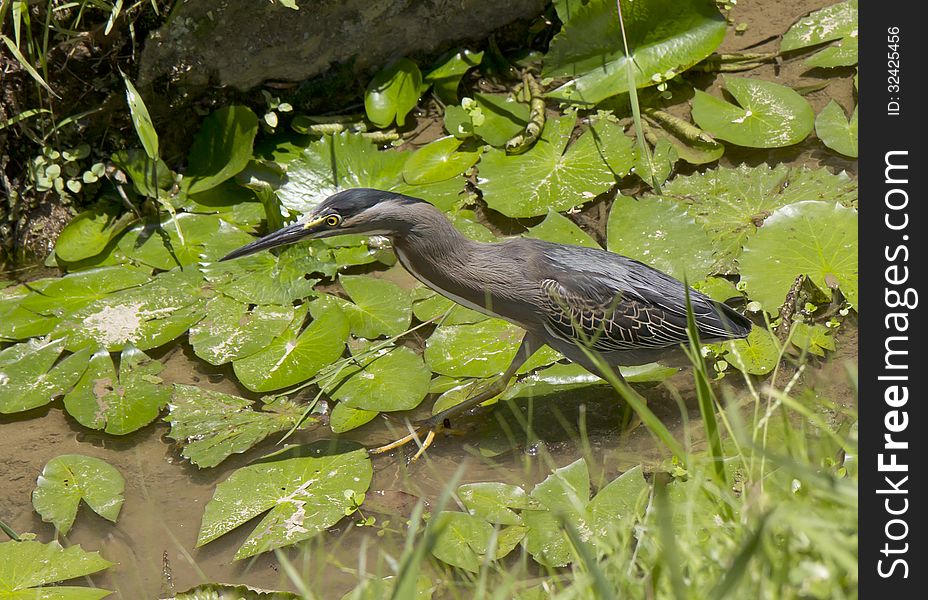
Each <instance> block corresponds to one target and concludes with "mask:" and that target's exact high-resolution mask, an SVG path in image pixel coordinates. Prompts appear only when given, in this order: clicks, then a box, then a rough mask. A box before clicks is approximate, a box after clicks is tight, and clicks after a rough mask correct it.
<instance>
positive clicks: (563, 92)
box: [542, 0, 725, 105]
mask: <svg viewBox="0 0 928 600" xmlns="http://www.w3.org/2000/svg"><path fill="white" fill-rule="evenodd" d="M577 4H578V6H576V7H575V8H574V9H571V10H570V11H569V13H567V14H565V16H568V15H569V16H568V19H567V21H566V22H565V23H564V25H563V27H562V28H561V31H560V33H558V34H557V35H556V36H554V39H553V40H551V45H550V48H549V50H548V53H547V54H546V55H545V66H544V71H543V72H542V75H543V76H544V77H553V78H558V77H568V78H570V80H569V81H568V82H567V83H565V84H563V85H562V86H560V87H558V88H557V89H555V90H554V91H553V92H549V93H548V96H549V97H553V98H557V99H559V100H566V101H569V102H576V103H582V104H587V105H590V104H596V103H598V102H600V101H602V100H604V99H606V98H608V97H610V96H615V95H616V94H621V93H623V92H628V91H629V88H628V84H629V78H628V75H627V68H628V64H627V63H628V60H629V58H631V60H632V64H631V67H632V71H633V72H634V79H635V84H634V85H635V87H636V88H643V87H648V86H652V85H657V84H658V83H660V82H661V81H664V80H667V79H671V78H672V77H673V76H675V75H676V74H679V73H682V72H683V71H685V70H686V69H689V68H690V67H692V66H693V65H695V64H696V63H698V62H700V61H702V60H703V59H705V58H706V57H708V56H709V55H710V54H712V53H713V52H714V51H715V50H716V48H718V47H719V45H720V44H721V43H722V39H723V38H724V37H725V19H724V17H722V15H721V14H719V11H718V8H716V4H715V2H712V1H711V0H682V1H681V0H651V1H649V2H647V3H643V2H632V1H629V0H623V1H622V15H623V17H624V25H625V32H626V34H627V36H628V48H629V49H630V50H631V52H632V56H631V57H627V56H626V55H625V51H624V47H623V44H622V37H621V36H620V35H619V33H618V32H619V31H620V29H619V19H618V12H617V11H616V5H615V2H612V1H610V0H591V1H590V2H588V3H586V4H581V3H577ZM562 12H563V11H562ZM559 14H561V13H559Z"/></svg>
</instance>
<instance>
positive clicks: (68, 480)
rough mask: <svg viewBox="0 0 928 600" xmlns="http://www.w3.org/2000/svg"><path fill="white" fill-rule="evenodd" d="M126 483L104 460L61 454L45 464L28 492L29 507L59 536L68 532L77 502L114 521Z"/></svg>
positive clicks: (121, 501)
mask: <svg viewBox="0 0 928 600" xmlns="http://www.w3.org/2000/svg"><path fill="white" fill-rule="evenodd" d="M125 487H126V481H125V479H123V476H122V475H121V474H120V473H119V471H117V470H116V468H115V467H113V466H112V465H110V464H109V463H107V462H106V461H103V460H100V459H99V458H94V457H92V456H82V455H80V454H62V455H61V456H56V457H55V458H53V459H51V460H50V461H48V463H47V464H46V465H45V468H44V469H42V474H41V475H39V479H38V481H36V488H35V490H34V491H33V492H32V506H34V507H35V510H36V512H38V513H39V514H40V515H42V520H43V521H45V522H46V523H52V524H53V525H54V526H55V529H57V530H58V532H59V533H61V534H62V535H64V534H67V533H68V531H70V530H71V525H72V524H73V523H74V518H75V517H76V516H77V508H78V505H79V504H80V502H81V500H83V501H84V502H85V503H86V504H87V506H89V507H90V508H91V509H92V510H93V512H95V513H97V514H98V515H100V516H101V517H103V518H104V519H106V520H107V521H112V522H113V523H115V522H116V517H118V516H119V509H120V508H122V503H123V501H124V500H125V498H124V497H123V492H124V491H125Z"/></svg>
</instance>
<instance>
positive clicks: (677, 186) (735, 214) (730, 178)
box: [663, 164, 857, 272]
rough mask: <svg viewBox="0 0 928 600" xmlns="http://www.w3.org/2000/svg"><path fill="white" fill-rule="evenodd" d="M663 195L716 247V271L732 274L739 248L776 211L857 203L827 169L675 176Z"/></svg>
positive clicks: (842, 176) (744, 169) (850, 185)
mask: <svg viewBox="0 0 928 600" xmlns="http://www.w3.org/2000/svg"><path fill="white" fill-rule="evenodd" d="M663 196H664V197H665V198H672V199H674V200H676V201H679V202H682V203H684V204H685V205H687V206H688V211H689V213H690V214H691V215H693V216H694V217H695V218H696V222H697V223H699V224H700V225H702V226H703V227H705V229H706V231H708V232H709V235H710V236H711V237H712V241H713V244H714V245H715V248H716V258H717V261H718V262H717V265H716V270H718V271H720V272H728V271H731V270H733V269H734V266H735V261H736V259H737V258H738V257H739V256H740V255H741V248H742V246H744V244H745V242H746V241H747V240H748V239H749V238H750V237H751V236H753V235H754V233H755V232H756V231H757V230H758V227H760V226H761V225H762V224H763V223H764V220H765V219H767V218H768V217H769V216H770V215H772V214H773V213H774V211H776V210H777V209H779V208H781V207H783V206H787V205H789V204H792V203H794V202H800V201H803V200H828V201H830V202H836V201H837V202H840V203H842V204H844V205H847V206H853V205H856V203H857V184H856V182H855V181H854V180H852V179H851V178H850V177H848V175H847V174H846V173H844V172H841V173H839V174H837V175H834V174H832V173H831V172H830V171H828V169H825V168H821V169H807V168H805V167H800V168H795V167H794V168H790V167H787V166H786V165H778V166H777V167H775V168H771V167H770V166H768V165H765V164H762V165H759V166H757V167H749V166H747V165H740V166H738V167H736V168H725V167H720V168H718V169H712V170H708V171H706V172H704V173H697V174H694V175H688V176H680V177H675V178H674V179H672V180H671V181H670V182H668V183H667V185H665V186H664V188H663Z"/></svg>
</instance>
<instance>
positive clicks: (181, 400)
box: [164, 384, 303, 469]
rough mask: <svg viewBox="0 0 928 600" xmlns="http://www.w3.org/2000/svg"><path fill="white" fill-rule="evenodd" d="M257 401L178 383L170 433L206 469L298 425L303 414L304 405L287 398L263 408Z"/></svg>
mask: <svg viewBox="0 0 928 600" xmlns="http://www.w3.org/2000/svg"><path fill="white" fill-rule="evenodd" d="M253 404H254V403H253V402H252V401H250V400H246V399H245V398H240V397H238V396H233V395H231V394H225V393H223V392H217V391H213V390H204V389H201V388H198V387H196V386H193V385H180V384H175V385H174V395H173V396H172V397H171V403H170V405H169V406H168V409H169V414H168V416H167V417H165V418H164V420H165V421H167V422H168V423H170V424H171V433H170V434H168V435H169V437H171V438H172V439H175V440H177V441H178V442H180V443H181V444H183V448H184V449H183V451H182V452H181V454H183V456H184V457H185V458H187V459H189V460H190V462H192V463H193V464H195V465H197V466H198V467H200V468H201V469H205V468H208V467H215V466H216V465H218V464H219V463H221V462H222V461H224V460H225V459H226V458H228V457H229V456H231V455H233V454H238V453H241V452H245V451H246V450H248V449H249V448H251V447H252V446H254V445H255V444H257V443H258V442H260V441H261V440H263V439H264V438H266V437H267V436H268V435H270V434H272V433H274V432H277V431H284V430H288V429H290V428H291V427H294V426H296V425H297V424H298V423H299V422H300V420H301V418H302V416H303V409H302V407H300V406H298V405H296V404H294V403H292V402H289V401H287V400H285V399H281V400H277V401H275V402H271V403H268V404H265V405H264V406H263V407H262V410H260V411H259V410H254V409H253V408H252V405H253Z"/></svg>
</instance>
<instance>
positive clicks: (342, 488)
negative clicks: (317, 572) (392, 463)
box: [197, 442, 373, 559]
mask: <svg viewBox="0 0 928 600" xmlns="http://www.w3.org/2000/svg"><path fill="white" fill-rule="evenodd" d="M331 446H333V445H332V444H330V443H328V442H320V443H315V444H312V445H310V446H304V447H299V448H297V449H296V450H298V451H299V452H298V454H297V455H296V456H294V457H293V458H289V456H291V455H293V454H294V453H295V452H294V451H293V450H284V451H282V452H280V453H277V454H273V455H270V456H268V457H266V458H264V459H262V461H261V462H259V463H256V464H253V465H249V466H247V467H242V468H241V469H238V470H236V471H235V472H233V473H232V474H231V475H230V476H229V478H228V479H226V480H225V481H223V482H222V483H220V484H219V485H217V486H216V492H215V494H214V495H213V498H212V500H210V501H209V503H208V504H207V505H206V510H205V511H204V513H203V523H202V524H201V526H200V533H199V535H198V536H197V546H198V547H199V546H202V545H204V544H207V543H209V542H211V541H213V540H215V539H216V538H218V537H220V536H222V535H224V534H226V533H228V532H230V531H232V530H233V529H235V528H237V527H239V526H240V525H243V524H245V523H247V522H248V521H250V520H251V519H253V518H254V517H256V516H258V515H260V514H262V513H264V512H267V511H270V512H269V513H268V514H267V516H265V517H264V519H262V520H261V522H260V523H259V524H258V525H257V527H255V529H254V531H252V532H251V534H250V535H249V536H248V539H247V540H245V543H244V544H242V546H241V548H239V549H238V552H236V553H235V558H237V559H241V558H247V557H249V556H254V555H255V554H259V553H261V552H267V551H269V550H273V549H275V548H280V547H282V546H286V545H289V544H294V543H296V542H299V541H303V540H307V539H310V538H312V537H314V536H315V535H317V534H319V533H321V532H322V531H324V530H325V529H326V528H328V527H331V526H332V525H334V524H335V523H337V522H338V521H340V520H341V519H342V518H343V517H344V516H345V515H347V514H351V513H352V512H353V511H354V510H355V509H356V506H357V504H356V503H357V501H358V500H359V499H360V498H361V497H363V494H364V493H365V492H366V491H367V488H368V487H369V486H370V484H371V477H372V475H373V469H372V467H371V463H370V460H369V459H368V457H367V452H366V451H365V450H363V449H356V446H352V447H350V448H349V447H348V445H347V444H346V445H345V446H343V447H331Z"/></svg>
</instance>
